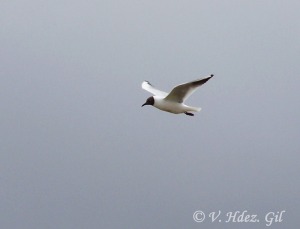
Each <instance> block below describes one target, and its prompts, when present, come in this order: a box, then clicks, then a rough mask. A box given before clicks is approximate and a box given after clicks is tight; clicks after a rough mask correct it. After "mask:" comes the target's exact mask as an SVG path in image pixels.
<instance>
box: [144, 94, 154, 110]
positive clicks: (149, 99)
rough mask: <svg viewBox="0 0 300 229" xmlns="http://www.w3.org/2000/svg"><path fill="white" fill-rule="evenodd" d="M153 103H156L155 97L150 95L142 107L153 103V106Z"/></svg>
mask: <svg viewBox="0 0 300 229" xmlns="http://www.w3.org/2000/svg"><path fill="white" fill-rule="evenodd" d="M153 104H154V98H153V96H151V97H149V98H148V99H147V101H146V102H145V103H144V104H143V105H142V107H143V106H145V105H152V106H153Z"/></svg>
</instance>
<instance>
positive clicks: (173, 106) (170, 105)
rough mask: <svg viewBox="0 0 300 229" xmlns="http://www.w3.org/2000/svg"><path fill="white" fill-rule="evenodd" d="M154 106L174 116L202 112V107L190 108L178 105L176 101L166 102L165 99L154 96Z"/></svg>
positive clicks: (181, 104)
mask: <svg viewBox="0 0 300 229" xmlns="http://www.w3.org/2000/svg"><path fill="white" fill-rule="evenodd" d="M153 98H154V104H153V106H154V107H156V108H157V109H160V110H162V111H167V112H170V113H173V114H180V113H184V112H189V111H192V112H198V111H200V110H201V108H200V107H190V106H187V105H185V104H184V103H177V102H174V101H169V100H166V99H165V97H161V96H153Z"/></svg>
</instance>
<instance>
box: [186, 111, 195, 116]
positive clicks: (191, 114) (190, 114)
mask: <svg viewBox="0 0 300 229" xmlns="http://www.w3.org/2000/svg"><path fill="white" fill-rule="evenodd" d="M184 113H185V114H186V115H189V116H194V114H193V113H190V112H184Z"/></svg>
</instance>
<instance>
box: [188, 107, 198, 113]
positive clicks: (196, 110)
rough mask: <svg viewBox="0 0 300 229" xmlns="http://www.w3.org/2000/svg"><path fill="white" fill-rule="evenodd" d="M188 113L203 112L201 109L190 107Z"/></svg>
mask: <svg viewBox="0 0 300 229" xmlns="http://www.w3.org/2000/svg"><path fill="white" fill-rule="evenodd" d="M188 109H189V110H188V111H194V112H199V111H201V107H190V106H188Z"/></svg>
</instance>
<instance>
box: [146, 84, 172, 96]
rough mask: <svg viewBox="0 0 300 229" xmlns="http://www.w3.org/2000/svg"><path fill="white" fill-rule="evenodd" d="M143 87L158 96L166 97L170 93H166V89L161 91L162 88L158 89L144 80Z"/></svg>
mask: <svg viewBox="0 0 300 229" xmlns="http://www.w3.org/2000/svg"><path fill="white" fill-rule="evenodd" d="M142 88H143V89H144V90H146V91H149V92H150V93H152V94H153V95H158V96H162V97H166V96H167V95H168V93H166V92H164V91H160V90H158V89H156V88H155V87H153V86H152V85H151V84H150V83H149V82H148V81H144V82H143V83H142Z"/></svg>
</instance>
